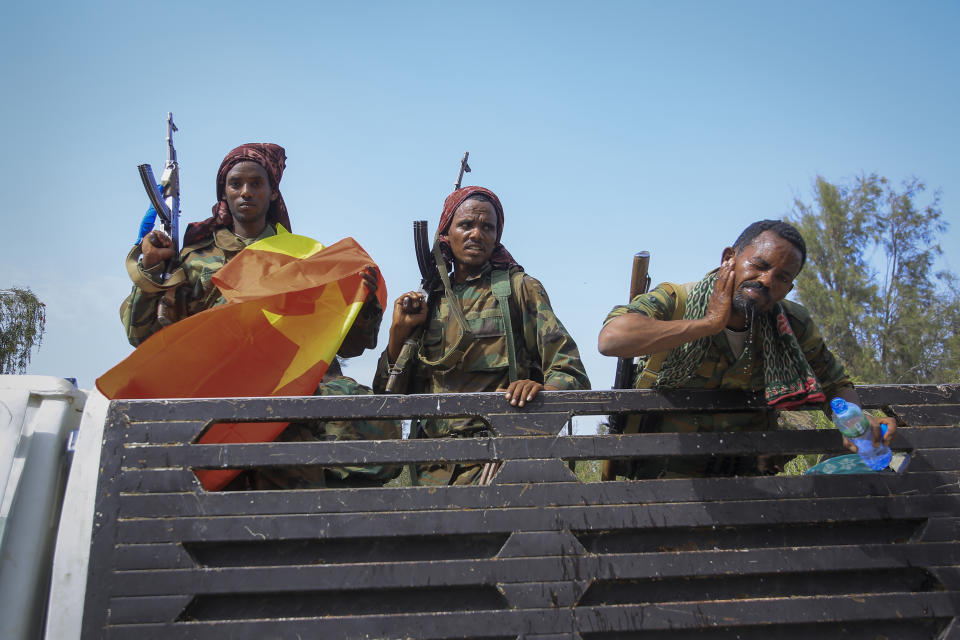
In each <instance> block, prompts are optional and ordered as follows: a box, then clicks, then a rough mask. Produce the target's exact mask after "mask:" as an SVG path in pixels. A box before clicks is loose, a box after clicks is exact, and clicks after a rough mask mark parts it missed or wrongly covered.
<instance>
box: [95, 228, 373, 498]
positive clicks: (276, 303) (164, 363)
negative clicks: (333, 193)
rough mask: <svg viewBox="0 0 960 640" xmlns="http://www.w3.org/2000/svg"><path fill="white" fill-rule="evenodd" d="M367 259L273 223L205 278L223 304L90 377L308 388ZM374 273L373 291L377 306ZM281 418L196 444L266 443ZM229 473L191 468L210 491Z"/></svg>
mask: <svg viewBox="0 0 960 640" xmlns="http://www.w3.org/2000/svg"><path fill="white" fill-rule="evenodd" d="M370 266H372V267H376V264H375V263H374V262H373V260H371V258H370V256H369V255H367V253H366V252H365V251H364V250H363V249H362V248H361V247H360V245H359V244H357V242H356V241H355V240H353V238H346V239H344V240H341V241H339V242H337V243H335V244H333V245H331V246H330V247H327V248H324V247H323V245H321V244H320V243H318V242H316V241H315V240H312V239H311V238H307V237H305V236H300V235H296V234H292V233H288V232H286V231H285V230H283V228H282V227H279V228H278V234H277V235H275V236H272V237H269V238H265V239H263V240H259V241H257V242H255V243H253V244H251V245H250V246H249V247H247V248H246V249H244V250H243V251H241V252H240V253H239V254H237V255H236V256H235V257H234V258H233V259H232V260H230V261H229V262H228V263H227V264H226V265H224V266H223V267H222V268H221V269H220V270H219V271H218V272H217V274H216V275H215V276H214V277H213V282H214V284H216V285H217V287H218V288H219V289H220V292H221V293H222V294H223V296H224V298H225V299H226V300H227V302H226V304H222V305H219V306H216V307H213V308H211V309H208V310H206V311H203V312H201V313H198V314H196V315H194V316H191V317H189V318H185V319H183V320H181V321H180V322H176V323H174V324H172V325H170V326H168V327H166V328H164V329H162V330H161V331H158V332H157V333H156V334H154V335H153V336H151V337H150V338H149V339H148V340H146V341H144V342H143V344H141V345H140V346H139V347H138V348H137V349H136V350H135V351H134V352H133V353H131V354H130V356H128V357H127V358H126V359H125V360H123V362H121V363H120V364H118V365H117V366H115V367H113V368H112V369H110V370H109V371H107V372H106V373H105V374H103V375H102V376H101V377H100V378H98V379H97V388H98V389H100V391H101V392H102V393H103V394H104V395H105V396H107V397H108V398H110V399H120V398H123V399H132V398H223V397H254V396H290V395H311V394H313V392H314V391H315V390H316V388H317V385H318V384H319V383H320V380H321V379H322V378H323V374H324V373H325V372H326V370H327V367H328V366H329V364H330V362H332V361H333V358H334V357H335V356H336V353H337V350H338V349H339V348H340V344H341V343H342V342H343V339H344V337H345V336H346V335H347V332H348V331H349V330H350V327H351V326H352V325H353V321H354V319H355V318H356V317H357V313H358V312H359V311H360V308H361V307H362V306H363V302H364V300H365V299H366V296H367V288H366V285H365V284H364V281H363V278H362V276H361V273H362V271H363V269H364V268H365V267H370ZM377 272H378V274H379V269H378V270H377ZM378 278H379V282H378V287H377V298H378V299H379V301H380V305H381V307H382V308H386V285H385V284H384V282H383V279H382V277H380V276H379V275H378ZM286 426H287V423H244V424H225V423H221V424H215V425H212V426H211V427H210V429H208V430H207V431H206V433H204V434H203V437H202V438H201V439H200V440H199V442H200V443H208V444H215V443H233V442H268V441H271V440H273V439H275V438H276V437H277V436H278V435H279V434H280V432H282V431H283V429H284V428H286ZM237 473H238V472H237V471H235V470H224V471H199V472H198V473H197V475H198V477H199V478H200V480H201V482H202V483H203V484H204V486H205V487H206V488H207V489H213V490H215V489H219V488H222V487H223V486H224V485H226V484H227V482H229V481H230V479H232V478H233V477H235V476H236V474H237Z"/></svg>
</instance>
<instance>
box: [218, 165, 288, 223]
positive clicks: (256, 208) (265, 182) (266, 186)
mask: <svg viewBox="0 0 960 640" xmlns="http://www.w3.org/2000/svg"><path fill="white" fill-rule="evenodd" d="M223 199H224V200H226V201H227V207H228V208H229V209H230V214H231V215H232V216H233V219H234V220H235V221H237V222H240V223H242V224H245V225H249V224H255V223H257V222H260V221H265V220H266V217H267V211H269V210H270V203H271V202H273V201H274V200H276V199H277V192H276V191H273V190H272V189H271V188H270V180H269V178H268V177H267V171H266V169H264V168H263V167H261V166H260V165H259V164H257V163H256V162H239V163H237V164H236V165H234V167H233V168H232V169H230V171H229V172H228V173H227V179H226V186H225V188H224V190H223Z"/></svg>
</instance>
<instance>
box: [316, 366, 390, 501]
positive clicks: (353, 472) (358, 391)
mask: <svg viewBox="0 0 960 640" xmlns="http://www.w3.org/2000/svg"><path fill="white" fill-rule="evenodd" d="M372 394H373V391H372V390H371V389H370V388H369V387H365V386H363V385H362V384H360V383H358V382H357V381H356V380H354V379H353V378H348V377H346V376H340V377H337V378H334V379H332V380H329V381H326V382H321V383H320V385H319V386H318V387H317V390H316V392H315V393H314V395H318V396H355V395H372ZM318 427H319V429H318V431H320V432H322V433H325V434H326V435H328V436H333V437H334V439H335V440H397V439H399V438H400V437H401V429H400V421H399V420H328V421H323V422H319V423H318ZM400 469H401V467H400V465H367V466H348V467H334V468H330V469H327V473H328V474H332V475H334V476H336V477H338V478H339V479H340V480H347V479H348V478H349V479H356V480H368V481H371V480H376V481H379V482H386V481H387V480H391V479H393V478H395V477H397V476H398V475H399V474H400Z"/></svg>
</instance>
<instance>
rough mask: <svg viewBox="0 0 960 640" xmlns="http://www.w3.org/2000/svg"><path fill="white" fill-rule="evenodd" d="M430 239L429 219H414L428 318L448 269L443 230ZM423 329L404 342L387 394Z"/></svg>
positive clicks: (459, 179)
mask: <svg viewBox="0 0 960 640" xmlns="http://www.w3.org/2000/svg"><path fill="white" fill-rule="evenodd" d="M469 157H470V152H469V151H466V152H464V154H463V159H462V160H460V171H459V173H457V181H456V182H455V183H454V185H453V190H454V191H456V190H457V189H459V188H460V183H461V182H462V181H463V174H464V172H466V173H470V165H469V164H467V158H469ZM427 238H428V236H427V221H426V220H414V221H413V247H414V251H415V252H416V254H417V267H419V269H420V291H421V292H422V293H425V294H426V296H427V302H426V304H427V318H429V317H430V309H431V305H432V304H433V303H434V302H435V300H434V298H435V297H436V296H435V295H434V292H435V291H437V290H438V289H439V288H440V284H441V275H440V269H442V268H445V267H446V265H442V266H441V265H440V264H439V263H438V262H437V256H438V255H440V245H439V239H440V229H437V233H436V234H435V235H434V237H433V246H432V247H431V246H430V242H429V241H428V240H427ZM423 330H424V327H423V326H421V327H419V328H418V329H417V330H416V331H414V332H413V333H411V334H410V336H409V337H408V338H407V339H406V340H405V341H404V343H403V348H401V350H400V355H399V356H397V361H396V363H394V364H393V365H391V367H390V369H389V374H390V375H389V377H388V378H387V384H386V388H385V391H386V392H387V393H396V392H397V385H398V384H399V380H400V374H402V373H403V371H404V370H405V369H406V367H407V365H408V364H409V363H410V361H411V360H413V358H414V357H416V353H417V349H418V348H419V345H420V339H421V337H422V336H423Z"/></svg>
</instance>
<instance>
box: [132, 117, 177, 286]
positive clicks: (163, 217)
mask: <svg viewBox="0 0 960 640" xmlns="http://www.w3.org/2000/svg"><path fill="white" fill-rule="evenodd" d="M174 131H179V129H177V125H175V124H174V123H173V113H171V112H167V162H166V164H165V165H164V167H163V173H162V174H161V175H160V182H159V183H158V182H157V179H156V178H154V177H153V168H152V167H151V166H150V165H149V164H141V165H139V166H138V167H137V170H138V171H139V172H140V181H141V182H143V188H144V189H146V191H147V198H149V200H150V205H151V206H152V207H153V208H154V210H155V211H156V212H157V215H159V216H160V223H161V224H162V225H163V230H164V231H165V232H166V233H167V235H168V236H170V239H171V240H173V255H174V256H175V257H176V256H178V255H179V254H180V165H179V164H177V150H176V149H175V148H174V146H173V132H174ZM164 276H166V274H164Z"/></svg>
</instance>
